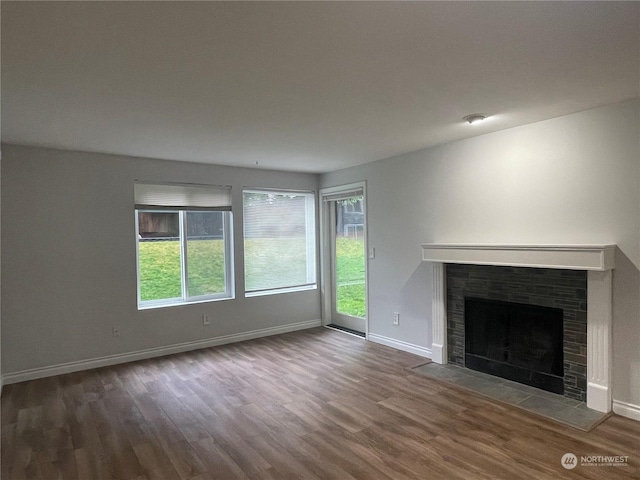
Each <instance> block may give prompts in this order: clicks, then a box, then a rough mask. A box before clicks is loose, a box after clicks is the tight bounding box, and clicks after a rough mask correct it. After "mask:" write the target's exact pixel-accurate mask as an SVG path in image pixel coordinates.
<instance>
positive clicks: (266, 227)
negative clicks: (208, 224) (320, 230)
mask: <svg viewBox="0 0 640 480" xmlns="http://www.w3.org/2000/svg"><path fill="white" fill-rule="evenodd" d="M243 214H244V268H245V290H246V292H247V295H249V296H251V295H259V294H264V293H272V292H278V291H283V290H287V291H291V290H300V289H307V288H315V286H316V234H315V197H314V194H313V193H312V192H283V191H268V190H245V191H244V192H243Z"/></svg>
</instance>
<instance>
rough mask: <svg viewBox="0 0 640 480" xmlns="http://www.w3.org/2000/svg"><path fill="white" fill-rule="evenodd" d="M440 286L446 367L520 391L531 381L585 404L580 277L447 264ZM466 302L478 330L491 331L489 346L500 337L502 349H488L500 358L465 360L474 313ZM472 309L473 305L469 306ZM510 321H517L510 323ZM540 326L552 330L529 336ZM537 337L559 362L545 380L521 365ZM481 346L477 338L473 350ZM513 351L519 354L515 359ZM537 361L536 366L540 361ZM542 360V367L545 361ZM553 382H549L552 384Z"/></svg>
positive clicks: (583, 304) (584, 338)
mask: <svg viewBox="0 0 640 480" xmlns="http://www.w3.org/2000/svg"><path fill="white" fill-rule="evenodd" d="M446 279H447V280H446V284H447V306H448V308H447V342H448V347H449V348H448V355H449V362H451V363H454V364H456V365H460V366H462V367H465V366H466V367H467V368H472V369H474V370H478V369H480V368H484V370H483V371H484V372H485V373H491V374H495V375H497V376H501V377H504V378H508V379H510V380H514V381H518V382H521V383H525V384H527V385H531V384H532V383H534V382H538V383H539V385H533V386H538V388H543V389H546V390H549V391H553V392H556V393H562V394H563V395H565V396H567V397H570V398H574V399H576V400H580V401H585V399H586V387H587V385H586V384H587V382H586V373H587V372H586V370H587V292H586V290H587V275H586V272H582V271H576V270H559V269H543V268H536V269H533V268H522V267H496V266H488V265H447V268H446ZM467 299H477V300H478V301H477V302H476V303H475V305H476V306H477V307H478V308H479V309H480V312H479V313H478V314H476V317H478V316H480V317H485V319H480V320H478V319H477V318H476V320H477V321H479V322H480V327H479V328H478V329H477V331H479V332H481V331H482V330H486V331H491V330H490V329H489V328H488V327H489V325H490V323H492V324H493V326H494V327H495V331H494V333H493V334H492V335H495V336H496V338H494V339H493V340H494V341H496V342H498V338H497V337H498V336H499V335H500V334H502V335H506V336H507V337H506V338H505V339H503V340H500V341H502V342H506V344H507V345H506V346H504V345H503V346H493V347H492V348H494V349H496V350H498V349H500V348H502V349H503V352H502V355H503V356H502V357H500V352H498V351H492V352H491V354H490V355H487V354H486V353H484V354H483V353H480V354H477V353H476V354H473V353H472V356H471V357H469V358H467V355H466V353H468V352H467V349H468V348H469V347H473V346H474V339H473V338H472V339H468V338H467V335H466V333H467V329H468V326H467V315H468V314H469V311H471V315H472V320H474V317H473V315H474V312H473V309H469V308H468V305H467ZM471 303H472V305H474V303H473V301H472V302H471ZM546 309H549V310H546ZM549 311H553V312H555V314H556V316H555V318H554V319H555V320H557V319H558V318H559V320H558V321H557V322H549V321H545V320H543V319H542V317H544V315H543V314H542V313H541V312H549ZM557 315H559V317H558V316H557ZM516 317H519V318H520V319H521V320H520V321H518V320H514V318H516ZM523 319H524V320H523ZM490 320H491V321H492V322H490ZM543 322H544V323H548V324H551V325H548V326H549V331H548V332H547V333H544V334H543V333H541V332H539V331H538V332H536V333H534V330H532V329H533V328H534V326H532V325H531V324H532V323H534V324H539V325H541V324H542V323H543ZM527 324H529V326H527ZM501 325H502V326H501ZM501 332H502V333H501ZM536 334H537V335H538V337H537V340H540V339H542V338H543V337H544V338H543V339H542V340H541V342H543V343H544V342H546V343H549V344H551V343H553V345H554V348H560V349H561V351H562V354H561V355H558V354H556V355H555V356H554V360H553V362H552V363H553V371H552V372H546V373H547V374H546V375H543V374H538V375H534V373H533V372H532V371H531V370H532V369H531V368H529V367H530V365H526V363H527V361H526V360H525V356H526V355H529V357H533V356H534V354H533V353H532V351H531V349H532V348H534V345H535V343H534V341H536V340H534V336H535V335H536ZM509 336H510V338H509ZM525 337H527V338H528V339H529V340H531V342H530V343H531V345H523V344H522V342H521V341H520V340H521V339H523V338H525ZM551 337H553V338H551ZM484 341H486V339H485V340H482V339H481V340H480V341H479V343H480V344H481V343H482V342H484ZM469 342H470V344H469V345H468V343H469ZM558 343H559V345H560V346H559V347H558ZM480 346H482V345H480ZM514 348H515V349H518V352H516V351H515V350H514ZM505 349H506V350H505ZM473 355H475V357H474V356H473ZM492 357H494V358H492ZM490 360H493V362H491V361H490ZM509 360H513V361H512V362H510V361H509ZM540 361H541V362H542V361H543V360H542V358H541V360H540ZM544 361H545V362H546V361H548V360H547V357H545V359H544ZM558 362H560V363H558ZM534 369H535V366H534ZM554 376H555V377H556V378H553V377H554ZM559 383H561V384H562V386H560V385H559Z"/></svg>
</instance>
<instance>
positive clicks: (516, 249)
mask: <svg viewBox="0 0 640 480" xmlns="http://www.w3.org/2000/svg"><path fill="white" fill-rule="evenodd" d="M615 249H616V246H615V245H486V244H468V243H458V244H454V243H425V244H423V245H422V260H424V261H426V262H442V263H465V264H473V265H506V266H512V267H533V268H561V269H567V270H598V271H604V270H611V269H612V268H613V267H614V253H615Z"/></svg>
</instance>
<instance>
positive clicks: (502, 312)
mask: <svg viewBox="0 0 640 480" xmlns="http://www.w3.org/2000/svg"><path fill="white" fill-rule="evenodd" d="M464 318H465V354H464V364H465V366H466V367H467V368H470V369H472V370H477V371H480V372H484V373H489V374H491V375H495V376H498V377H501V378H506V379H508V380H513V381H516V382H519V383H523V384H525V385H530V386H532V387H537V388H540V389H542V390H547V391H549V392H553V393H558V394H564V378H563V377H564V365H563V348H562V347H563V323H562V322H563V313H562V310H561V309H559V308H550V307H540V306H535V305H526V304H521V303H513V302H501V301H497V300H487V299H480V298H472V297H467V298H465V302H464Z"/></svg>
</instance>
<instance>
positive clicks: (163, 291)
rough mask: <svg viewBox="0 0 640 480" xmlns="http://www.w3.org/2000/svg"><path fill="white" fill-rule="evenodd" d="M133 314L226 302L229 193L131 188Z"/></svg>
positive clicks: (165, 187) (228, 291)
mask: <svg viewBox="0 0 640 480" xmlns="http://www.w3.org/2000/svg"><path fill="white" fill-rule="evenodd" d="M135 196H136V229H137V232H136V233H137V235H136V237H137V241H136V242H137V253H138V308H149V307H156V306H166V305H174V304H179V303H192V302H200V301H205V300H213V299H219V298H231V297H232V296H233V293H232V285H233V278H232V273H231V269H232V265H233V261H232V255H231V229H230V226H231V198H230V189H229V188H228V187H210V186H194V185H148V184H136V188H135Z"/></svg>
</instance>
